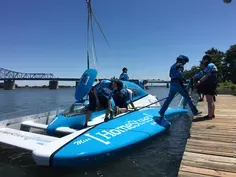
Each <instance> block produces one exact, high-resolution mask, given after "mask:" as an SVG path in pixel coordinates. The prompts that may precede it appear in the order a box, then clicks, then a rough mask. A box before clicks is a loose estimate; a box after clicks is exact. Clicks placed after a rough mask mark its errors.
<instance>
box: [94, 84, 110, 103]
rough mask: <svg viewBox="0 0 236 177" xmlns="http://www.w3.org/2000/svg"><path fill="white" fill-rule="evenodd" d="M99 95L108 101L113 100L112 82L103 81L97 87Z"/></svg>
mask: <svg viewBox="0 0 236 177" xmlns="http://www.w3.org/2000/svg"><path fill="white" fill-rule="evenodd" d="M95 89H96V91H97V94H98V95H102V96H104V97H106V98H107V99H111V97H112V94H113V88H112V87H111V81H109V80H103V81H101V82H100V83H99V84H98V85H96V86H95Z"/></svg>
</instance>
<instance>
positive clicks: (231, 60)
mask: <svg viewBox="0 0 236 177" xmlns="http://www.w3.org/2000/svg"><path fill="white" fill-rule="evenodd" d="M223 68H224V73H225V75H226V79H227V80H230V81H232V82H233V83H234V84H236V44H235V45H232V46H230V48H229V49H228V50H227V51H226V54H225V58H224V61H223Z"/></svg>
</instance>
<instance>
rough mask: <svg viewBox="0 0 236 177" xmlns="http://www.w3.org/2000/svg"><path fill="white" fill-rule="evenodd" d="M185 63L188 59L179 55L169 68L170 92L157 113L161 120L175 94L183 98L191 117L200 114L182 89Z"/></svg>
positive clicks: (183, 88)
mask: <svg viewBox="0 0 236 177" xmlns="http://www.w3.org/2000/svg"><path fill="white" fill-rule="evenodd" d="M187 62H189V59H188V57H187V56H184V55H180V56H178V57H177V59H176V63H175V64H173V65H172V66H171V68H170V73H169V76H170V78H171V81H170V91H169V95H168V98H167V99H166V100H165V102H164V104H163V106H162V108H161V109H160V111H159V114H160V116H161V118H163V117H164V114H165V111H166V110H167V108H168V107H169V104H170V102H171V101H172V100H173V98H174V97H175V94H176V93H179V94H181V95H182V96H183V97H184V99H185V100H186V101H187V103H188V104H189V106H190V108H191V111H192V113H193V115H198V114H200V113H201V112H199V111H198V110H197V108H196V106H195V105H194V104H193V102H192V100H191V98H190V96H189V94H188V92H187V91H186V89H185V87H184V82H185V79H184V77H183V72H184V65H185V64H186V63H187Z"/></svg>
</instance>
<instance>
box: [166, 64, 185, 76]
mask: <svg viewBox="0 0 236 177" xmlns="http://www.w3.org/2000/svg"><path fill="white" fill-rule="evenodd" d="M183 72H184V67H183V65H182V64H181V63H175V64H173V65H172V66H171V68H170V74H169V75H170V78H171V79H180V80H183V79H184V76H183Z"/></svg>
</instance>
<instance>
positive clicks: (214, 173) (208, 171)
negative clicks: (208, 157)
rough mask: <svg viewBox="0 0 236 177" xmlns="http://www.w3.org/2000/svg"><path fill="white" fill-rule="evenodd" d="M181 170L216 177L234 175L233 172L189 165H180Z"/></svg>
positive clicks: (233, 176)
mask: <svg viewBox="0 0 236 177" xmlns="http://www.w3.org/2000/svg"><path fill="white" fill-rule="evenodd" d="M181 171H183V172H188V173H195V174H199V175H209V176H216V177H222V176H227V177H235V173H230V172H224V171H217V170H211V169H205V168H197V167H190V166H185V165H183V166H182V167H181Z"/></svg>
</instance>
